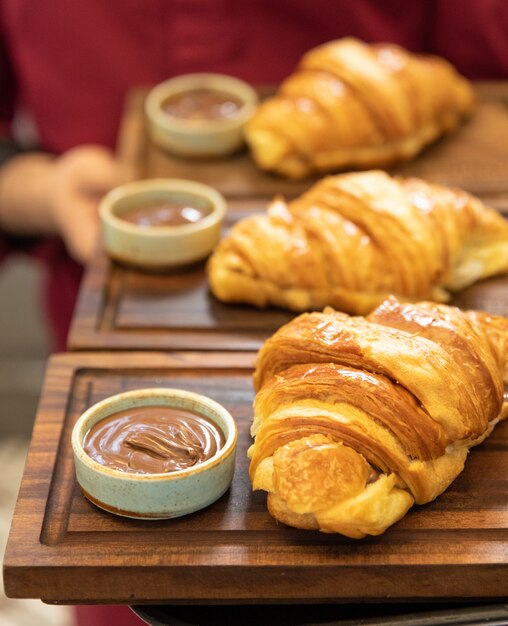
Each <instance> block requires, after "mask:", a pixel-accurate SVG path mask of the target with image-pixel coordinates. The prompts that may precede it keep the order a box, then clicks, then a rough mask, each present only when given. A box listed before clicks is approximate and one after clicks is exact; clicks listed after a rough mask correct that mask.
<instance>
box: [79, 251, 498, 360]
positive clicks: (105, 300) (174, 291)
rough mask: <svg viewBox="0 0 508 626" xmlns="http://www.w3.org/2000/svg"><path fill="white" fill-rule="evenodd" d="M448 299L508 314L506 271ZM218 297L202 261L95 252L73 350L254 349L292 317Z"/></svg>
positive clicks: (80, 305) (85, 287)
mask: <svg viewBox="0 0 508 626" xmlns="http://www.w3.org/2000/svg"><path fill="white" fill-rule="evenodd" d="M452 304H456V305H457V306H460V307H461V308H464V309H468V308H469V309H481V310H486V311H488V312H489V313H493V314H497V315H504V316H507V317H508V276H503V277H498V278H493V279H490V280H485V281H483V282H480V283H477V284H476V285H473V286H471V287H469V288H468V289H466V290H464V291H463V292H462V293H460V294H458V295H457V296H455V298H454V299H453V300H452ZM294 315H295V314H294V313H291V312H290V311H283V310H282V309H275V308H269V309H262V310H259V309H257V308H255V307H253V306H249V305H231V304H225V303H222V302H219V301H218V300H217V299H216V298H214V296H213V295H212V294H211V293H210V291H209V288H208V282H207V279H206V273H205V269H204V265H199V266H196V267H195V268H194V269H192V270H189V271H188V272H186V273H180V274H173V275H171V274H165V275H164V274H159V275H157V274H145V273H143V272H137V271H135V270H132V269H128V268H126V267H122V266H121V265H118V264H117V263H113V262H111V261H110V260H109V259H107V258H106V256H105V255H102V254H101V255H100V256H98V257H97V258H96V259H95V261H94V264H93V265H92V266H91V267H90V268H89V270H88V272H87V275H86V276H85V278H84V281H83V284H82V287H81V293H80V297H79V300H78V305H77V308H76V312H75V315H74V319H73V322H72V326H71V331H70V334H69V343H68V346H69V349H70V350H89V349H94V350H118V349H124V350H258V349H259V348H260V346H261V345H262V343H263V342H264V341H265V340H266V339H267V338H268V337H269V336H271V335H272V334H273V333H274V332H275V331H276V330H277V328H279V327H280V326H282V324H285V323H286V322H288V321H289V320H291V319H292V318H293V317H294Z"/></svg>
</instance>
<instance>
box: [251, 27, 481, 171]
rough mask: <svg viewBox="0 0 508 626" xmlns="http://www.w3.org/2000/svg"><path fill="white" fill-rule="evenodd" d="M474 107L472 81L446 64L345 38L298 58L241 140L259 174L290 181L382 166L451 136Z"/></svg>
mask: <svg viewBox="0 0 508 626" xmlns="http://www.w3.org/2000/svg"><path fill="white" fill-rule="evenodd" d="M474 105H475V97H474V92H473V90H472V87H471V85H470V83H469V82H468V81H467V80H466V79H465V78H463V77H462V76H460V75H459V74H458V73H457V72H456V71H455V69H454V68H453V67H452V66H451V65H450V63H448V62H447V61H446V60H445V59H442V58H439V57H435V56H423V55H416V54H411V53H409V52H407V51H406V50H404V49H402V48H400V47H399V46H396V45H392V44H376V45H368V44H365V43H363V42H361V41H359V40H357V39H353V38H345V39H340V40H336V41H331V42H329V43H327V44H324V45H321V46H319V47H317V48H314V49H313V50H310V51H309V52H307V53H306V54H305V55H304V56H303V58H302V59H301V61H300V63H299V65H298V67H297V69H296V71H295V73H294V74H292V75H291V76H289V77H288V78H287V79H286V80H285V81H284V82H283V83H282V84H281V86H280V88H279V90H278V92H277V93H276V95H275V96H274V97H272V98H269V99H268V100H266V101H265V102H263V103H261V105H260V106H259V107H258V109H257V111H256V113H255V115H254V116H253V118H252V119H251V120H250V122H249V123H248V125H247V127H246V138H247V142H248V144H249V145H250V148H251V151H252V155H253V158H254V160H255V161H256V163H257V164H258V165H259V166H260V167H261V168H263V169H267V170H272V171H275V172H277V173H279V174H282V175H285V176H287V177H290V178H302V177H304V176H307V175H309V174H310V173H312V172H329V171H337V170H339V169H345V168H355V167H356V168H360V169H368V168H371V167H381V166H382V167H384V166H386V165H389V164H392V163H395V162H397V161H402V160H405V159H408V158H411V157H413V156H414V155H416V154H417V153H418V152H420V150H421V149H422V148H423V147H424V146H426V145H427V144H428V143H430V142H432V141H434V140H435V139H436V138H437V137H439V136H440V135H441V134H443V133H444V132H447V131H451V130H454V129H455V128H456V127H457V126H458V125H459V124H460V122H461V121H462V120H463V119H464V118H465V117H467V116H468V115H470V114H471V112H472V111H473V110H474Z"/></svg>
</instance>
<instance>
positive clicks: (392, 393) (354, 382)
mask: <svg viewBox="0 0 508 626" xmlns="http://www.w3.org/2000/svg"><path fill="white" fill-rule="evenodd" d="M504 382H508V320H507V319H504V318H501V317H493V316H489V315H487V314H486V313H479V312H474V311H469V312H463V311H461V310H459V309H457V308H455V307H449V306H446V305H440V304H433V303H419V304H401V303H399V302H398V301H397V300H396V299H395V298H389V299H387V300H386V301H385V302H384V303H383V304H381V305H380V306H379V307H378V308H377V309H376V310H375V311H374V312H372V313H371V314H370V315H369V316H368V317H365V318H364V317H349V316H348V315H346V314H344V313H339V312H335V311H333V310H331V309H328V310H325V311H324V312H323V313H318V312H315V313H304V314H302V315H300V316H299V317H297V318H296V319H294V320H293V321H291V322H290V323H289V324H287V325H286V326H283V327H282V328H280V329H279V330H278V331H277V332H276V333H275V334H274V335H273V336H272V337H271V338H270V339H269V340H268V341H267V342H266V343H265V345H264V346H263V348H262V349H261V351H260V353H259V355H258V360H257V365H256V370H255V374H254V385H255V388H256V390H257V395H256V399H255V403H254V409H255V416H254V421H253V425H252V434H253V436H254V437H255V442H254V444H253V445H252V446H251V448H250V450H249V456H250V457H251V464H250V476H251V480H252V484H253V488H254V489H263V490H265V491H267V492H268V508H269V511H270V513H271V514H272V515H273V516H274V517H275V518H276V519H278V520H280V521H281V522H284V523H286V524H289V525H291V526H295V527H297V528H306V529H319V530H321V531H324V532H336V533H341V534H343V535H346V536H348V537H353V538H361V537H363V536H365V535H377V534H380V533H382V532H384V531H385V530H386V528H388V527H389V526H390V525H391V524H393V523H394V522H396V521H398V520H399V519H400V518H401V517H403V516H404V515H405V514H406V512H407V511H408V509H409V508H410V507H411V506H412V505H413V504H414V503H417V504H423V503H426V502H429V501H431V500H433V499H434V498H436V497H437V496H438V495H439V494H440V493H442V492H443V491H444V490H445V489H446V488H447V487H448V485H449V484H450V483H451V482H452V481H453V480H454V479H455V477H456V476H457V475H458V474H459V473H460V472H461V471H462V469H463V467H464V461H465V459H466V456H467V454H468V451H469V448H470V447H471V446H474V445H476V444H478V443H480V442H481V441H483V440H484V439H485V438H486V437H487V436H488V435H489V434H490V432H491V431H492V429H493V428H494V426H495V424H496V423H497V422H499V421H500V420H501V419H503V418H505V417H506V416H507V414H508V398H507V396H506V395H505V394H504Z"/></svg>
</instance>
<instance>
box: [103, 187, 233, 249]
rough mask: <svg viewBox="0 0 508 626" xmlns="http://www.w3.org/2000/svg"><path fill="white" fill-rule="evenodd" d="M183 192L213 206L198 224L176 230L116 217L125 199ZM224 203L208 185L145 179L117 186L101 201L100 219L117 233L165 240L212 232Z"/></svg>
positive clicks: (225, 207) (216, 191)
mask: <svg viewBox="0 0 508 626" xmlns="http://www.w3.org/2000/svg"><path fill="white" fill-rule="evenodd" d="M157 190H159V191H161V192H171V191H175V192H183V193H188V194H189V195H194V196H199V197H202V198H205V199H206V200H208V201H209V202H210V204H211V205H212V209H211V211H210V213H209V214H208V215H205V217H203V218H202V219H200V220H198V221H197V222H192V223H189V224H178V225H175V226H153V227H146V226H139V225H137V224H133V223H131V222H128V221H127V220H124V219H122V218H121V217H119V216H118V215H116V214H115V212H114V208H115V205H116V203H118V202H119V201H121V200H122V199H124V198H126V197H128V196H135V195H142V194H143V193H144V192H147V191H157ZM226 211H227V203H226V199H225V198H224V196H223V195H222V194H221V193H220V191H218V190H217V189H215V188H214V187H211V186H210V185H205V184H204V183H199V182H197V181H194V180H190V179H184V178H147V179H143V180H135V181H131V182H127V183H124V184H122V185H118V186H117V187H114V188H113V189H111V190H110V191H109V192H108V193H107V194H106V195H105V196H103V197H102V199H101V201H100V203H99V215H100V217H101V219H102V220H103V221H105V222H108V223H109V224H110V225H112V226H114V227H115V228H116V229H118V230H123V231H124V232H127V233H131V234H136V235H138V236H139V235H142V236H146V237H155V238H159V237H167V236H168V235H174V236H178V235H185V234H192V233H195V232H200V231H202V230H206V229H207V228H211V227H213V226H215V225H216V224H218V223H220V222H221V221H223V220H224V218H225V216H226Z"/></svg>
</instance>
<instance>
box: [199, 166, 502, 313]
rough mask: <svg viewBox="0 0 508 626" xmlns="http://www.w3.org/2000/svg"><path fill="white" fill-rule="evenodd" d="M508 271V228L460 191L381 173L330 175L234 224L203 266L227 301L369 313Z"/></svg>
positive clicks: (440, 295) (442, 296) (445, 294)
mask: <svg viewBox="0 0 508 626" xmlns="http://www.w3.org/2000/svg"><path fill="white" fill-rule="evenodd" d="M507 271H508V223H507V222H506V221H505V220H504V219H503V218H502V217H501V216H500V215H499V214H498V213H497V212H496V211H494V210H493V209H491V208H488V207H486V206H485V205H484V204H483V203H482V202H481V201H480V200H478V199H477V198H475V197H473V196H471V195H470V194H468V193H466V192H464V191H461V190H459V189H448V188H446V187H442V186H439V185H432V184H430V183H427V182H425V181H423V180H420V179H417V178H407V179H401V178H393V177H390V176H389V175H388V174H386V173H385V172H382V171H370V172H359V173H352V174H342V175H336V176H328V177H326V178H324V179H323V180H321V181H320V182H318V183H316V184H315V185H314V186H313V187H311V188H310V189H309V190H308V191H307V192H305V193H304V194H303V195H302V196H300V197H299V198H297V199H296V200H293V201H291V202H289V203H286V202H284V201H283V200H281V199H279V200H276V201H275V202H274V203H273V204H272V206H271V207H270V208H269V210H268V212H267V214H264V215H255V216H252V217H249V218H247V219H245V220H242V221H240V222H239V223H238V224H236V225H235V226H234V227H233V228H232V229H231V231H230V233H229V234H228V236H226V237H225V238H224V239H223V240H222V241H221V242H220V244H219V245H218V247H217V249H216V251H215V252H214V254H213V255H212V257H211V258H210V261H209V264H208V276H209V281H210V286H211V289H212V291H213V293H214V294H215V296H216V297H217V298H219V299H220V300H223V301H225V302H247V303H250V304H253V305H255V306H258V307H265V306H268V305H276V306H281V307H284V308H288V309H292V310H295V311H305V310H321V309H323V308H324V307H325V306H326V305H330V306H333V307H334V308H335V309H339V310H342V311H347V312H349V313H356V314H362V315H363V314H366V313H368V312H369V311H371V310H372V309H373V308H374V307H376V306H377V305H378V304H380V303H381V302H382V301H383V300H384V299H385V298H387V297H388V296H389V295H391V294H393V295H396V296H397V297H398V298H399V299H401V300H407V301H413V302H417V301H421V300H433V301H437V302H445V301H447V300H448V299H449V297H450V292H454V291H459V290H460V289H462V288H464V287H466V286H467V285H470V284H472V283H473V282H475V281H476V280H479V279H481V278H486V277H488V276H492V275H494V274H498V273H503V272H507Z"/></svg>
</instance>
